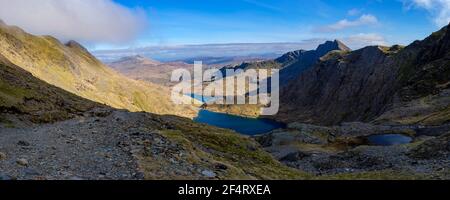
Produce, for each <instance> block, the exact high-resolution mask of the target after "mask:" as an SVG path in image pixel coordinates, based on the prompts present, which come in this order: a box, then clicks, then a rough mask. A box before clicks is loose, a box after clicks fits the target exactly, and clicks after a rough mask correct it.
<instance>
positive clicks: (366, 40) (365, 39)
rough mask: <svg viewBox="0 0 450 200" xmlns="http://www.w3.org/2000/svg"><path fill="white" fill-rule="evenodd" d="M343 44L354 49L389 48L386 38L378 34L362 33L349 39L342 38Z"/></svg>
mask: <svg viewBox="0 0 450 200" xmlns="http://www.w3.org/2000/svg"><path fill="white" fill-rule="evenodd" d="M341 40H342V42H344V43H345V44H346V45H348V46H349V47H350V48H352V49H358V48H362V47H365V46H373V45H383V46H387V45H388V43H387V42H386V40H385V38H384V37H383V36H381V35H379V34H376V33H360V34H356V35H351V36H349V37H345V38H341Z"/></svg>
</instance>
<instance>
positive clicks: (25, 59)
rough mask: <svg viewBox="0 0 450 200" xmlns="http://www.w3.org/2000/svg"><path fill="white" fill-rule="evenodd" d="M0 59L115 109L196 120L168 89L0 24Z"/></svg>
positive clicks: (73, 47) (70, 46)
mask: <svg viewBox="0 0 450 200" xmlns="http://www.w3.org/2000/svg"><path fill="white" fill-rule="evenodd" d="M0 55H2V56H3V57H4V59H5V60H7V61H8V62H11V63H12V64H14V65H16V66H18V67H20V68H22V69H24V70H26V71H28V72H30V73H31V74H33V76H35V77H37V78H39V79H41V80H43V81H45V82H47V83H49V84H51V85H54V86H57V87H60V88H62V89H64V90H66V91H69V92H71V93H73V94H76V95H78V96H81V97H84V98H86V99H89V100H92V101H96V102H99V103H104V104H107V105H109V106H112V107H114V108H120V109H127V110H130V111H147V112H151V113H156V114H174V115H180V116H186V117H192V116H195V114H196V111H195V109H194V108H191V107H189V106H177V105H174V104H172V103H171V102H172V101H170V90H169V89H168V88H165V87H162V86H158V85H154V84H151V83H144V82H140V81H135V80H132V79H130V78H127V77H125V76H123V75H121V74H119V73H117V72H115V71H114V70H112V69H110V68H108V67H106V66H105V65H103V64H102V63H101V62H100V61H98V60H97V59H96V58H95V57H94V56H92V55H91V54H90V53H89V52H88V51H87V50H86V49H85V48H84V47H83V46H81V45H80V44H78V43H76V42H74V41H70V42H68V43H67V44H62V43H60V42H59V41H58V40H57V39H55V38H53V37H50V36H34V35H31V34H28V33H26V32H25V31H23V30H21V29H20V28H18V27H13V26H7V25H5V24H0Z"/></svg>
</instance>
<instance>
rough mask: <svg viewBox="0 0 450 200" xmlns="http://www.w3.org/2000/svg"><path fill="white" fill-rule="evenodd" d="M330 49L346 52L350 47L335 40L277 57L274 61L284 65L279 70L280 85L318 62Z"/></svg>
mask: <svg viewBox="0 0 450 200" xmlns="http://www.w3.org/2000/svg"><path fill="white" fill-rule="evenodd" d="M332 51H344V52H347V51H351V49H350V48H348V47H347V46H345V44H343V43H342V42H340V41H338V40H335V41H327V42H325V43H324V44H321V45H319V46H318V47H317V49H316V50H311V51H297V52H291V53H288V54H286V55H284V56H282V57H280V58H278V59H277V60H276V61H277V62H279V63H283V65H285V67H283V68H282V69H281V71H280V80H281V85H282V86H284V85H286V84H287V83H289V82H290V81H291V80H293V79H295V78H297V77H298V76H299V75H300V74H301V73H302V72H303V71H305V70H307V69H309V68H310V67H311V66H313V65H314V64H315V63H316V62H318V61H319V59H320V58H321V57H322V56H325V55H326V54H328V53H329V52H332Z"/></svg>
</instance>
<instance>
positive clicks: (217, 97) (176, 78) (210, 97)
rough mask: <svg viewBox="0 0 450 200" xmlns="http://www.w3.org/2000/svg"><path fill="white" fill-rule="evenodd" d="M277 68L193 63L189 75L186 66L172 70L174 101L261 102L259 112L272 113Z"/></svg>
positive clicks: (276, 106)
mask: <svg viewBox="0 0 450 200" xmlns="http://www.w3.org/2000/svg"><path fill="white" fill-rule="evenodd" d="M279 77H280V76H279V70H278V69H258V70H255V69H248V70H245V71H244V70H242V69H236V70H235V69H225V70H219V69H206V70H204V69H203V63H202V62H195V63H194V71H193V76H192V74H191V71H189V70H187V69H177V70H174V71H173V72H172V77H171V81H172V82H177V83H178V84H177V85H175V86H174V87H173V88H172V101H173V102H174V103H175V104H197V105H199V104H200V105H202V104H208V105H211V104H219V105H245V104H247V105H262V106H261V109H260V114H261V115H275V114H277V113H278V109H279V104H280V100H279V96H280V92H279V89H280V78H279Z"/></svg>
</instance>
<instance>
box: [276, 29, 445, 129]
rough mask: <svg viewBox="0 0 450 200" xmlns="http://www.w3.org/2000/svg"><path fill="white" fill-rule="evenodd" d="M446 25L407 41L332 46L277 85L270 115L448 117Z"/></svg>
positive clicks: (311, 119)
mask: <svg viewBox="0 0 450 200" xmlns="http://www.w3.org/2000/svg"><path fill="white" fill-rule="evenodd" d="M449 56H450V30H449V29H448V27H444V28H443V29H442V30H440V31H438V32H436V33H433V34H432V35H431V36H430V37H428V38H426V39H425V40H423V41H416V42H414V43H413V44H411V45H409V46H407V47H401V46H398V45H396V46H393V47H383V46H370V47H366V48H363V49H360V50H357V51H352V52H348V51H334V52H331V53H329V54H328V55H326V56H324V57H323V58H322V59H321V61H320V62H319V63H318V64H316V65H315V66H314V67H312V68H311V69H309V70H307V71H305V72H304V73H302V74H301V76H300V77H298V78H297V79H295V80H294V81H293V82H291V83H290V84H289V85H288V86H287V87H285V88H284V90H282V91H281V109H280V113H279V114H278V115H277V116H275V118H276V119H278V120H282V121H286V122H294V121H299V122H305V123H314V124H323V125H334V124H339V123H342V122H352V121H364V122H369V121H373V120H376V121H377V122H378V123H381V122H383V123H394V124H398V123H400V124H428V125H430V124H435V125H439V124H444V123H448V122H449V121H450V118H449V117H448V116H449V113H450V107H449V103H450V99H449V85H450V84H449V81H450V80H449V79H450V76H449V75H450V74H449V73H450V66H449V65H450V62H449V58H450V57H449Z"/></svg>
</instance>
